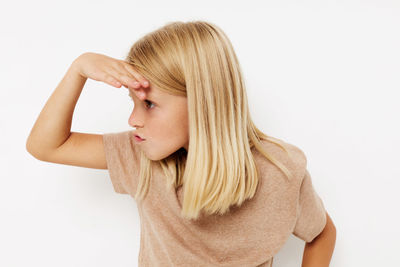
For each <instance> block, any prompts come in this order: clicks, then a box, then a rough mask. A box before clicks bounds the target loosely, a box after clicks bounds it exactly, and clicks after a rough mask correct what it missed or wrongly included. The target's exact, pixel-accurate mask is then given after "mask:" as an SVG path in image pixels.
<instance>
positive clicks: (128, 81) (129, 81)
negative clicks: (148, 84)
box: [118, 74, 141, 88]
mask: <svg viewBox="0 0 400 267" xmlns="http://www.w3.org/2000/svg"><path fill="white" fill-rule="evenodd" d="M118 78H119V80H120V81H121V83H122V84H124V85H126V86H130V87H133V88H140V87H141V85H140V83H139V82H138V81H137V80H136V79H135V78H132V77H130V76H128V75H126V74H119V77H118Z"/></svg>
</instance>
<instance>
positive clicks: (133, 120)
mask: <svg viewBox="0 0 400 267" xmlns="http://www.w3.org/2000/svg"><path fill="white" fill-rule="evenodd" d="M134 111H135V109H134V110H133V111H132V113H131V115H130V116H129V119H128V124H129V126H131V127H133V128H142V127H143V122H142V121H141V120H139V119H138V118H139V116H137V115H134V114H136V113H135V112H134Z"/></svg>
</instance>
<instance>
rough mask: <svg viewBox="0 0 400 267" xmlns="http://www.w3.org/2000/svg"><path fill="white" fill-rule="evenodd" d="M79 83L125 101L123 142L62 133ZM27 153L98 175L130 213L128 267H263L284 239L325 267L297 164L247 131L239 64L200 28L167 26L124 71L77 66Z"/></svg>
mask: <svg viewBox="0 0 400 267" xmlns="http://www.w3.org/2000/svg"><path fill="white" fill-rule="evenodd" d="M88 78H90V79H93V80H97V81H102V82H105V83H107V84H109V85H111V86H114V87H117V88H120V87H121V86H124V87H125V88H126V89H127V90H128V91H129V95H130V97H131V98H132V100H133V101H134V108H133V111H132V114H131V115H130V117H129V124H130V125H131V126H132V127H134V128H135V130H134V131H124V132H119V133H108V134H104V135H98V134H85V133H79V132H71V131H70V129H71V122H72V115H73V111H74V107H75V105H76V102H77V100H78V98H79V95H80V93H81V91H82V88H83V86H84V84H85V82H86V80H87V79H88ZM27 150H28V151H29V152H30V153H31V154H32V155H33V156H34V157H35V158H37V159H39V160H43V161H48V162H55V163H61V164H68V165H75V166H82V167H89V168H98V169H108V171H109V175H110V179H111V181H112V184H113V188H114V190H115V191H116V192H118V193H121V194H129V195H130V196H132V197H133V198H134V199H135V200H136V201H137V204H138V205H137V206H138V209H139V214H140V218H141V243H140V244H141V246H140V252H139V266H272V262H273V256H274V255H275V254H276V253H277V252H278V251H279V249H280V248H281V247H282V246H283V245H284V244H285V242H286V240H287V239H288V237H289V236H290V234H292V233H293V234H294V235H295V236H297V237H298V238H300V239H302V240H304V241H305V242H306V246H305V250H304V254H303V264H302V266H319V267H321V266H329V262H330V259H331V255H332V253H333V248H334V244H335V239H336V230H335V226H334V224H333V222H332V220H331V219H330V217H329V215H328V214H327V212H326V210H325V207H324V205H323V202H322V200H321V198H320V197H319V196H318V194H317V193H316V191H315V190H314V188H313V185H312V182H311V177H310V173H309V172H308V170H307V166H306V156H305V154H304V153H303V151H302V150H301V149H300V148H298V147H296V146H295V145H293V144H290V143H287V142H285V141H283V140H281V139H278V138H274V137H271V136H268V135H266V134H264V133H263V132H261V131H260V130H259V129H258V128H257V127H256V126H255V125H254V123H253V121H252V120H251V118H250V113H249V109H248V103H247V96H246V89H245V84H244V80H243V76H242V72H241V69H240V66H239V61H238V59H237V57H236V54H235V52H234V49H233V47H232V44H231V42H230V41H229V39H228V37H227V36H226V35H225V33H224V32H223V31H222V30H221V29H220V28H219V27H217V26H216V25H214V24H212V23H209V22H205V21H191V22H185V23H184V22H173V23H168V24H166V25H165V26H163V27H161V28H159V29H158V30H155V31H153V32H151V33H148V34H147V35H145V36H144V37H142V38H141V39H139V40H138V41H137V42H136V43H135V44H134V45H133V46H132V47H131V49H130V51H129V53H128V55H127V57H126V59H125V60H118V59H114V58H110V57H108V56H105V55H101V54H96V53H84V54H82V55H80V56H79V57H78V58H76V59H75V60H74V61H73V63H72V64H71V66H70V68H69V69H68V71H67V73H66V74H65V76H64V78H63V79H62V81H61V82H60V84H59V85H58V86H57V88H56V90H55V91H54V92H53V94H52V95H51V97H50V98H49V100H48V101H47V103H46V105H45V106H44V108H43V110H42V111H41V113H40V115H39V118H38V119H37V121H36V123H35V125H34V127H33V129H32V131H31V133H30V136H29V138H28V140H27Z"/></svg>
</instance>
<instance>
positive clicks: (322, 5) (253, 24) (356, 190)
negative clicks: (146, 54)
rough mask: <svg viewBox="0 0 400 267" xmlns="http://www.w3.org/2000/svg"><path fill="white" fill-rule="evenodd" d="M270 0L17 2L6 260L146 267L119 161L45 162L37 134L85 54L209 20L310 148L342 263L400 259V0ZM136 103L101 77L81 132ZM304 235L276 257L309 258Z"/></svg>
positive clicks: (9, 39) (6, 62) (277, 114)
mask: <svg viewBox="0 0 400 267" xmlns="http://www.w3.org/2000/svg"><path fill="white" fill-rule="evenodd" d="M265 2H267V1H259V2H253V1H242V2H236V1H197V2H192V1H182V2H178V1H143V2H142V1H118V0H115V1H62V2H60V1H8V2H7V3H5V2H4V1H3V2H2V3H1V8H0V27H1V28H0V29H1V49H0V53H1V65H0V68H1V69H0V73H1V74H0V75H1V83H2V85H1V90H0V116H1V117H0V118H1V121H0V127H1V131H0V134H1V138H0V146H1V150H0V157H1V158H0V164H1V171H2V173H1V180H0V183H1V184H0V213H1V220H0V251H1V253H0V254H1V256H0V266H7V267H8V266H10V267H14V266H18V267H22V266H24V267H25V266H41V267H50V266H51V267H53V266H58V267H64V266H65V267H67V266H68V267H70V266H79V267H81V266H82V267H83V266H85V267H89V266H96V267H100V266H108V267H109V266H126V267H127V266H137V259H138V252H139V245H140V223H139V217H138V212H137V207H136V203H135V202H134V200H133V199H132V198H131V197H129V196H128V195H120V194H117V193H115V192H114V191H113V188H112V185H111V181H110V180H109V176H108V172H107V170H95V169H90V168H82V167H73V166H68V165H61V164H54V163H47V162H42V161H38V160H37V159H35V158H34V157H33V156H31V155H30V154H29V153H28V152H27V151H26V149H25V142H26V139H27V137H28V135H29V132H30V130H31V128H32V127H33V124H34V122H35V120H36V118H37V116H38V115H39V113H40V111H41V109H42V108H43V106H44V104H45V103H46V101H47V99H48V97H50V95H51V93H52V92H53V90H54V89H55V88H56V86H57V85H58V83H59V82H60V80H61V79H62V77H63V76H64V74H65V72H66V70H67V69H68V67H69V66H70V64H71V63H72V61H73V60H74V59H75V58H76V57H77V56H79V55H80V54H82V53H84V52H87V51H92V52H97V53H103V54H107V55H109V56H112V57H115V58H119V59H122V58H123V57H124V56H125V55H126V54H127V53H128V50H129V48H130V46H131V45H132V44H133V43H134V42H135V40H137V39H138V38H139V37H141V36H142V35H144V34H145V33H147V32H149V31H152V30H155V29H157V28H159V27H161V26H163V25H164V24H165V23H167V22H170V21H175V20H179V21H188V20H196V19H202V20H208V21H210V22H212V23H215V24H217V25H218V26H220V27H221V28H222V29H223V30H224V31H225V33H226V34H227V35H228V37H229V38H230V40H231V42H232V44H233V46H234V48H235V51H236V54H237V56H238V58H239V61H240V63H241V67H242V70H243V72H244V75H245V81H246V84H247V93H248V96H249V104H250V106H251V112H252V116H253V119H254V121H255V122H256V124H257V125H258V126H259V127H260V129H262V130H263V131H264V132H265V133H267V134H269V135H272V136H275V137H278V138H281V139H283V140H285V141H287V142H289V143H292V144H294V145H296V146H298V147H299V148H301V149H302V150H303V151H304V152H305V154H306V156H307V158H308V169H309V171H310V173H311V175H312V179H313V184H314V188H315V189H316V191H317V192H318V194H319V195H320V196H321V198H322V200H323V202H324V204H325V207H326V209H327V211H328V213H329V214H330V216H331V218H332V219H333V221H334V223H335V225H336V228H337V239H336V247H335V251H334V254H333V257H332V261H331V266H339V267H341V266H400V259H399V257H398V251H399V248H400V245H399V238H400V230H399V225H400V219H399V213H398V211H399V203H400V194H399V185H400V183H399V178H400V167H399V149H400V141H399V136H400V127H399V114H400V108H399V105H398V104H399V100H400V98H399V95H400V94H399V89H400V75H399V72H400V49H399V48H400V30H399V29H400V4H399V2H398V1H394V0H393V1H388V0H387V1H382V0H369V1H354V0H346V1H323V0H318V1H282V0H280V1H269V2H268V3H265ZM132 106H133V104H132V103H131V100H130V99H129V97H128V94H127V90H126V89H125V88H124V87H122V88H115V87H112V86H109V85H107V84H105V83H100V82H97V81H93V80H88V81H87V82H86V85H85V88H84V90H83V92H82V94H81V97H80V99H79V101H78V103H77V106H76V109H75V113H74V119H73V124H72V129H71V130H72V131H78V132H88V133H106V132H119V131H124V130H132V128H130V127H129V125H128V116H129V114H130V111H131V108H132ZM303 246H304V242H303V241H301V240H300V239H298V238H296V237H295V236H293V235H292V236H291V237H290V238H289V239H288V241H287V243H286V244H285V246H284V247H283V248H282V249H281V250H280V251H279V253H278V254H277V255H276V256H275V259H274V266H276V267H277V266H300V265H301V258H302V253H303ZM255 249H256V248H255Z"/></svg>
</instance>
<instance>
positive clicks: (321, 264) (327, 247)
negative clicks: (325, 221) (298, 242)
mask: <svg viewBox="0 0 400 267" xmlns="http://www.w3.org/2000/svg"><path fill="white" fill-rule="evenodd" d="M335 242H336V229H335V228H334V226H333V225H328V226H327V227H326V228H325V229H324V230H323V231H322V233H321V234H320V235H319V236H317V237H316V238H315V239H314V240H313V241H312V242H310V243H306V244H305V247H304V253H303V262H302V265H301V266H302V267H329V263H330V261H331V258H332V254H333V250H334V248H335Z"/></svg>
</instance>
